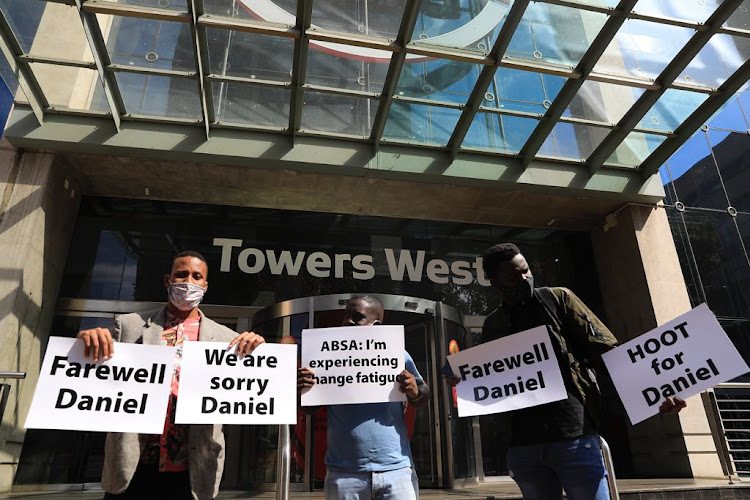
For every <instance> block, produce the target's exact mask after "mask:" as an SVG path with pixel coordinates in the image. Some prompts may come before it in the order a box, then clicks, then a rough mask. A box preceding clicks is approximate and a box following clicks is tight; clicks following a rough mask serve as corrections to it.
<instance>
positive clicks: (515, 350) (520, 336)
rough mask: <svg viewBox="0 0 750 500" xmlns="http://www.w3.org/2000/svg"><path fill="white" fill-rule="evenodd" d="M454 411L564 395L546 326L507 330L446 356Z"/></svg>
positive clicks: (488, 409) (478, 411)
mask: <svg viewBox="0 0 750 500" xmlns="http://www.w3.org/2000/svg"><path fill="white" fill-rule="evenodd" d="M448 362H449V363H450V365H451V369H452V370H453V373H454V374H455V375H456V376H457V377H460V378H461V382H459V383H458V385H456V393H457V396H458V416H459V417H470V416H474V415H489V414H492V413H502V412H506V411H511V410H517V409H519V408H527V407H530V406H537V405H541V404H544V403H550V402H552V401H559V400H561V399H565V398H567V397H568V394H567V391H566V390H565V383H564V382H563V379H562V374H561V373H560V367H559V366H558V364H557V359H556V358H555V352H554V351H553V350H552V345H551V342H550V338H549V334H548V333H547V327H545V326H539V327H536V328H532V329H531V330H526V331H524V332H520V333H516V334H513V335H508V336H507V337H502V338H499V339H497V340H493V341H491V342H487V343H485V344H482V345H479V346H476V347H472V348H470V349H466V350H465V351H461V352H458V353H456V354H452V355H450V356H448Z"/></svg>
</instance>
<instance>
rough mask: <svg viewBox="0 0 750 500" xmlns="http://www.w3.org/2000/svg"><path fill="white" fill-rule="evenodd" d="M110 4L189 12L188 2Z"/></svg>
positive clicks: (129, 0) (136, 0)
mask: <svg viewBox="0 0 750 500" xmlns="http://www.w3.org/2000/svg"><path fill="white" fill-rule="evenodd" d="M108 1H110V2H117V3H124V4H128V5H138V6H141V7H155V8H159V9H167V10H176V11H180V12H187V10H188V0H108Z"/></svg>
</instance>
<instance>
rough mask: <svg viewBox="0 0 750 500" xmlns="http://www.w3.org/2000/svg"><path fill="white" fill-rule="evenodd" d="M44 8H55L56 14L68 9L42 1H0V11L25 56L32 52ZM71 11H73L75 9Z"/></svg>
mask: <svg viewBox="0 0 750 500" xmlns="http://www.w3.org/2000/svg"><path fill="white" fill-rule="evenodd" d="M46 8H50V10H52V9H53V8H56V9H57V10H58V12H60V11H64V10H65V9H68V7H65V6H63V5H59V6H56V5H54V4H48V3H47V2H46V1H44V0H0V10H1V11H2V12H3V15H4V16H5V18H6V19H7V20H8V24H9V25H10V29H11V30H12V31H13V35H15V37H16V40H18V44H19V45H20V46H21V49H22V50H23V51H24V53H26V54H28V53H30V52H31V50H32V45H33V44H34V39H35V38H36V35H37V31H38V29H39V24H40V22H41V20H42V16H43V15H44V11H45V9H46ZM72 9H73V10H74V11H75V8H72ZM39 55H42V54H39ZM47 55H49V54H47Z"/></svg>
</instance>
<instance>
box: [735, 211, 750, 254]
mask: <svg viewBox="0 0 750 500" xmlns="http://www.w3.org/2000/svg"><path fill="white" fill-rule="evenodd" d="M737 228H739V230H740V238H742V244H743V245H744V246H745V253H747V254H748V255H749V256H750V214H746V213H739V214H737Z"/></svg>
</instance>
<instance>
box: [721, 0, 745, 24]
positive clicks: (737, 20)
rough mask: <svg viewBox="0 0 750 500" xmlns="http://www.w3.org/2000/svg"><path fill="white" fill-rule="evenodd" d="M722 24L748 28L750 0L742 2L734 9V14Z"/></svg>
mask: <svg viewBox="0 0 750 500" xmlns="http://www.w3.org/2000/svg"><path fill="white" fill-rule="evenodd" d="M724 26H728V27H730V28H739V29H742V30H750V1H749V0H745V1H744V2H742V5H740V6H739V7H738V8H737V10H735V11H734V14H732V15H731V16H729V19H727V22H725V23H724Z"/></svg>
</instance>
